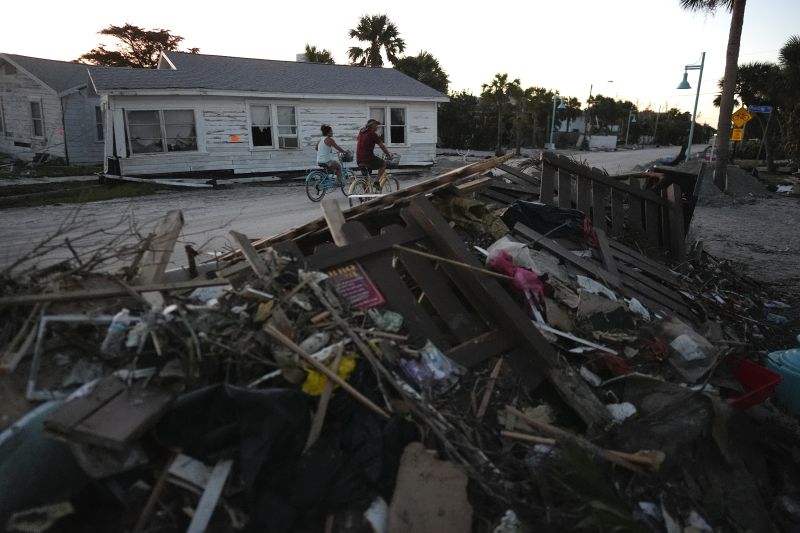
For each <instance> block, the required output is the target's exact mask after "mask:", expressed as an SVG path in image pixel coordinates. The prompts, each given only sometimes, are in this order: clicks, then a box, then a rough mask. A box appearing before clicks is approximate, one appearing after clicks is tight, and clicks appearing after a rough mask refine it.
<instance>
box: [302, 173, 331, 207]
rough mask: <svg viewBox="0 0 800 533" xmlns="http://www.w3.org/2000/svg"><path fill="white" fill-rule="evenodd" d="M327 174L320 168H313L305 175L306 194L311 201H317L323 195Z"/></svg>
mask: <svg viewBox="0 0 800 533" xmlns="http://www.w3.org/2000/svg"><path fill="white" fill-rule="evenodd" d="M326 179H327V175H326V174H325V173H324V172H323V171H321V170H313V171H311V172H310V173H309V174H308V176H306V195H307V196H308V199H309V200H311V201H312V202H319V201H320V200H322V197H323V196H325V180H326Z"/></svg>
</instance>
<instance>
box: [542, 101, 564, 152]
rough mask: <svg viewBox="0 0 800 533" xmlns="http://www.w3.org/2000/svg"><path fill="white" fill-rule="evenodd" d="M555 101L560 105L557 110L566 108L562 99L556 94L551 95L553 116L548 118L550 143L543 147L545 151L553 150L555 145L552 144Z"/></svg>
mask: <svg viewBox="0 0 800 533" xmlns="http://www.w3.org/2000/svg"><path fill="white" fill-rule="evenodd" d="M556 100H558V101H559V102H560V103H559V104H558V108H559V109H566V108H567V106H565V105H564V98H562V97H561V96H560V95H558V94H554V95H553V116H552V117H550V142H549V143H547V144H545V145H544V148H545V150H555V149H556V144H555V143H554V142H553V134H554V133H555V129H556Z"/></svg>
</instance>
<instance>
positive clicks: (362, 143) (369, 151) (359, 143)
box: [356, 118, 392, 181]
mask: <svg viewBox="0 0 800 533" xmlns="http://www.w3.org/2000/svg"><path fill="white" fill-rule="evenodd" d="M380 125H381V123H380V122H378V121H377V120H375V119H374V118H371V119H369V120H368V121H367V124H366V125H365V126H364V127H363V128H361V130H359V132H358V139H357V140H356V164H357V165H358V166H359V167H364V168H366V169H367V170H368V171H372V170H377V171H378V180H379V181H380V180H381V178H383V173H384V172H386V161H385V160H383V159H381V158H380V157H376V156H375V153H374V150H375V145H376V144H377V145H378V146H379V147H380V149H381V150H382V151H383V153H384V154H386V156H387V157H389V158H391V157H392V154H391V152H389V150H387V149H386V146H385V145H384V144H383V141H382V140H381V138H380V136H379V135H378V133H377V130H378V126H380Z"/></svg>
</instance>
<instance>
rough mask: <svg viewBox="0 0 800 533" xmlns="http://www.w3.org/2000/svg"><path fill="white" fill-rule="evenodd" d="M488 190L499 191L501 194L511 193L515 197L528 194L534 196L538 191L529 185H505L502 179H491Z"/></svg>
mask: <svg viewBox="0 0 800 533" xmlns="http://www.w3.org/2000/svg"><path fill="white" fill-rule="evenodd" d="M489 188H491V189H494V190H497V189H499V190H500V191H501V192H505V191H508V192H511V193H514V194H515V195H517V196H519V195H521V194H529V195H536V194H538V192H539V190H538V188H536V187H533V186H531V185H525V186H523V185H515V184H513V183H506V182H504V181H503V178H492V182H491V183H490V184H489Z"/></svg>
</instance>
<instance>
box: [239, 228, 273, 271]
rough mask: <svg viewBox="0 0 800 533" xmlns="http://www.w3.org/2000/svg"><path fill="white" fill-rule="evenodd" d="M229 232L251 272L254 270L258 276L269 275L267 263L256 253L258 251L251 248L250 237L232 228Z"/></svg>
mask: <svg viewBox="0 0 800 533" xmlns="http://www.w3.org/2000/svg"><path fill="white" fill-rule="evenodd" d="M229 233H230V234H231V237H233V240H234V241H235V242H236V245H237V246H238V247H239V250H241V252H242V254H243V255H244V258H245V260H246V261H247V264H249V265H250V268H252V269H253V272H255V273H256V275H257V276H258V277H259V278H262V279H266V278H267V276H268V275H269V268H268V267H267V263H266V262H265V261H264V258H263V257H261V256H260V255H258V252H257V251H256V249H255V248H253V245H252V244H250V239H248V238H247V235H245V234H243V233H239V232H238V231H233V230H231V231H230V232H229Z"/></svg>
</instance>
